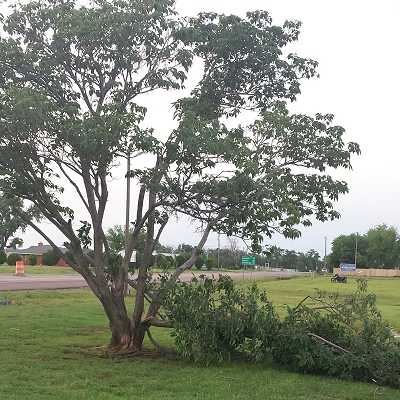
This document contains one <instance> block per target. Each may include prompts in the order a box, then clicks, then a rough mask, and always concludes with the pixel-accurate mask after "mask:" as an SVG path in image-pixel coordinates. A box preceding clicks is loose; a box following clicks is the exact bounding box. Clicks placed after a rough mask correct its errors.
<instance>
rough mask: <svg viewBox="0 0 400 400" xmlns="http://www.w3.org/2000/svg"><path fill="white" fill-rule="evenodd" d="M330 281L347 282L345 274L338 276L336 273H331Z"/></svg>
mask: <svg viewBox="0 0 400 400" xmlns="http://www.w3.org/2000/svg"><path fill="white" fill-rule="evenodd" d="M331 282H342V283H347V276H339V275H338V274H335V275H333V278H332V279H331Z"/></svg>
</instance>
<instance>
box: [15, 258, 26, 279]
mask: <svg viewBox="0 0 400 400" xmlns="http://www.w3.org/2000/svg"><path fill="white" fill-rule="evenodd" d="M14 276H26V275H25V270H24V262H23V261H17V262H16V263H15V274H14Z"/></svg>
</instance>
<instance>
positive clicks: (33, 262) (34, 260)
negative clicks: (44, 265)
mask: <svg viewBox="0 0 400 400" xmlns="http://www.w3.org/2000/svg"><path fill="white" fill-rule="evenodd" d="M28 260H29V265H32V266H34V265H36V264H37V255H36V254H29V256H28Z"/></svg>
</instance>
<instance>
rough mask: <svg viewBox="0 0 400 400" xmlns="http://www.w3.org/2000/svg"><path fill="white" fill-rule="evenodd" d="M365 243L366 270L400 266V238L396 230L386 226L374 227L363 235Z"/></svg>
mask: <svg viewBox="0 0 400 400" xmlns="http://www.w3.org/2000/svg"><path fill="white" fill-rule="evenodd" d="M364 236H365V239H366V241H367V249H366V255H365V256H366V264H367V268H386V269H390V268H395V267H398V266H400V238H399V234H398V232H397V229H396V228H395V227H393V226H390V227H389V226H387V225H386V224H382V225H378V226H375V227H374V228H371V229H369V230H368V231H367V233H366V234H365V235H364Z"/></svg>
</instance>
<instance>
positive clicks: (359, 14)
mask: <svg viewBox="0 0 400 400" xmlns="http://www.w3.org/2000/svg"><path fill="white" fill-rule="evenodd" d="M177 9H178V11H179V13H180V14H181V15H191V16H194V15H196V14H197V13H198V12H200V11H215V12H218V13H224V14H238V15H241V16H244V14H245V12H246V11H254V10H266V11H268V12H269V13H270V15H271V16H272V18H273V22H274V24H277V25H281V24H282V23H283V22H284V21H285V20H286V19H288V20H300V21H301V22H302V23H303V25H302V28H301V34H300V39H299V41H298V42H296V43H295V44H294V45H292V46H291V48H290V51H291V52H295V53H297V54H298V55H300V56H302V57H308V58H312V59H314V60H316V61H318V62H319V68H318V71H319V73H320V78H314V79H312V80H311V81H304V82H303V84H302V94H301V95H300V96H299V97H298V101H297V102H296V104H293V105H291V106H290V108H291V111H293V112H296V113H306V114H309V115H314V114H315V113H318V112H320V113H332V114H334V115H335V120H334V122H335V124H337V125H342V126H343V127H344V128H345V129H346V134H345V137H344V139H345V141H355V142H358V143H359V144H360V146H361V151H362V154H361V156H356V157H354V158H353V161H352V164H353V171H348V170H338V171H335V172H334V174H333V177H334V178H335V179H340V180H345V181H347V182H348V184H349V187H350V193H349V194H347V195H345V196H343V197H342V198H341V199H340V200H339V202H338V203H337V204H336V209H337V210H338V211H339V212H340V213H341V216H342V217H341V219H340V220H337V221H333V222H328V223H318V222H316V223H315V224H314V225H313V227H310V228H303V229H302V238H300V239H296V240H294V241H293V240H285V239H283V238H281V237H274V238H273V239H272V240H268V241H266V242H265V244H275V245H277V246H279V247H283V248H287V249H291V250H296V251H302V252H306V251H308V250H309V249H315V250H316V251H318V252H319V253H320V255H321V256H323V254H324V241H325V240H324V238H325V237H327V244H328V252H329V250H330V243H331V241H332V240H333V239H334V238H335V237H337V236H339V235H341V234H345V235H348V234H351V233H354V232H359V234H364V233H365V232H366V231H367V230H368V229H370V228H373V227H374V226H376V225H379V224H382V223H386V224H387V225H389V226H394V227H395V228H397V229H398V230H400V213H399V205H398V204H399V200H400V154H399V151H400V137H399V131H400V128H399V123H398V119H399V118H398V117H399V105H400V104H399V103H400V102H399V99H398V98H399V93H400V83H399V80H400V78H399V61H400V57H399V50H398V49H399V45H398V41H399V31H398V20H399V17H400V1H399V0H380V1H379V2H377V1H361V0H353V1H349V0H347V1H342V0H336V1H321V0H319V1H317V0H316V1H304V0H293V1H285V0H273V1H267V0H263V1H261V0H247V1H242V2H239V1H232V0H228V1H224V0H218V1H216V0H212V1H211V0H202V1H199V2H194V1H192V0H178V2H177ZM158 100H159V101H160V102H161V101H165V99H164V98H163V97H162V95H159V97H158ZM164 106H165V104H164ZM154 115H157V114H154ZM166 115H167V114H166ZM149 116H150V118H151V116H152V114H149ZM158 116H159V114H158ZM254 117H256V116H254ZM157 123H158V124H165V121H162V119H161V118H160V119H159V120H158V121H157V122H156V124H155V125H156V129H159V127H157ZM161 126H162V125H161ZM113 185H114V186H113V188H114V189H113V193H111V198H110V207H111V209H112V213H111V214H112V215H111V216H109V217H108V219H107V221H106V224H107V225H108V227H111V226H113V225H114V224H117V223H118V224H121V225H123V224H124V215H123V213H122V212H121V207H123V202H122V199H123V197H124V187H125V183H124V180H123V179H122V178H121V179H120V180H117V181H115V182H113ZM193 231H194V227H192V226H188V224H187V223H185V222H180V223H179V224H176V225H173V226H172V227H170V228H169V229H167V230H166V232H165V235H164V236H163V237H162V238H161V243H162V244H168V245H175V246H176V245H178V244H179V243H188V244H192V245H195V244H196V243H197V241H198V239H199V236H198V235H196V234H195V233H193ZM54 235H56V234H55V233H54ZM22 237H23V239H24V247H28V246H30V245H31V244H34V245H35V244H37V242H38V241H40V240H41V239H40V237H39V236H38V235H37V234H36V233H34V232H32V231H30V230H28V231H27V233H26V234H25V235H23V236H22ZM59 241H62V238H61V237H60V240H59ZM60 244H61V243H60ZM217 244H218V242H217V236H216V235H213V236H211V237H210V240H209V241H208V243H207V245H206V247H211V248H216V247H217ZM225 244H226V240H225V239H224V238H222V237H221V246H222V247H223V246H224V245H225Z"/></svg>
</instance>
